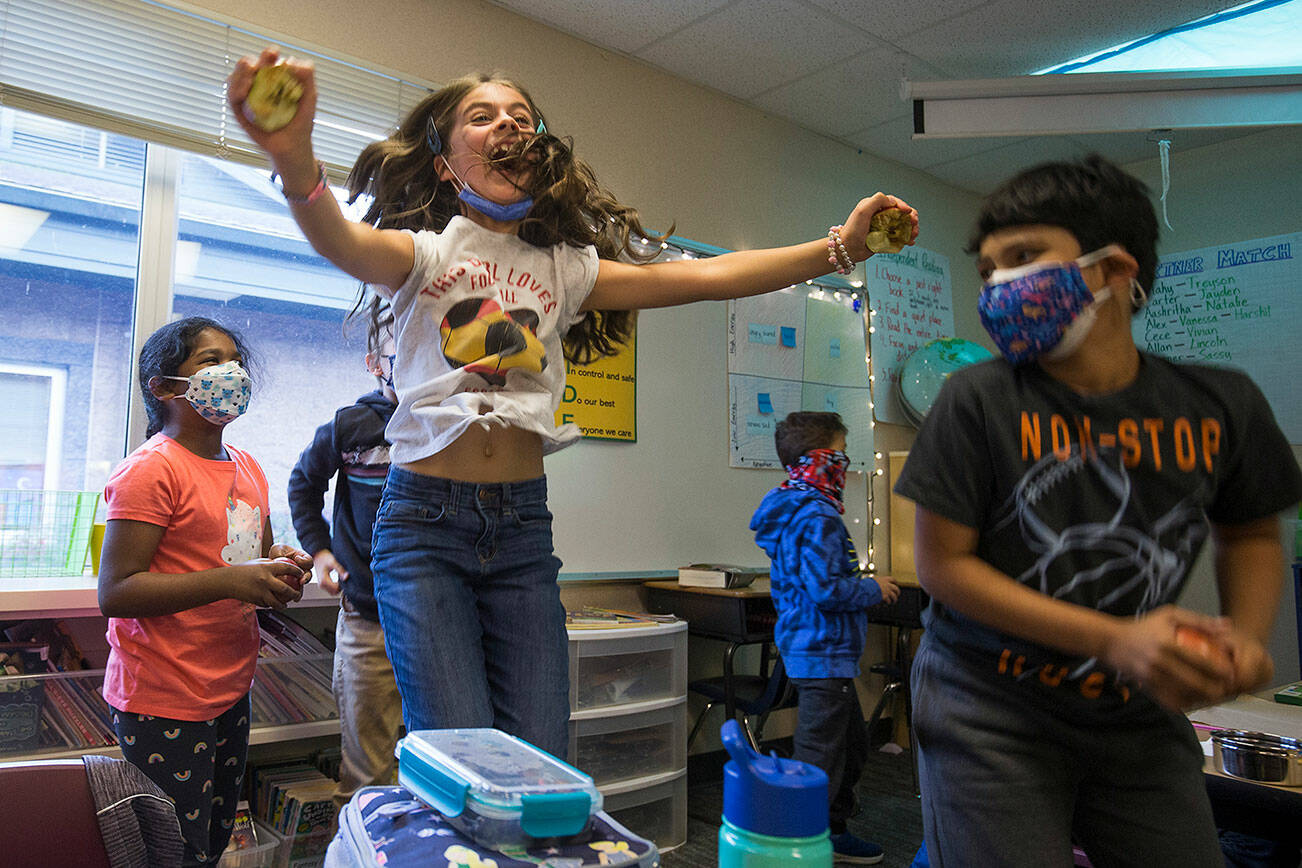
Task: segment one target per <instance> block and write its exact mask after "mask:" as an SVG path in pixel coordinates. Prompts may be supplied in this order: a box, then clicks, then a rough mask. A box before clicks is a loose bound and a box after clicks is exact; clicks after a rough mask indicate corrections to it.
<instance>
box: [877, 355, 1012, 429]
mask: <svg viewBox="0 0 1302 868" xmlns="http://www.w3.org/2000/svg"><path fill="white" fill-rule="evenodd" d="M992 357H993V354H992V353H991V352H990V351H989V350H988V349H986V348H985V347H983V346H981V345H980V344H977V343H973V342H972V341H966V340H963V339H962V338H940V339H939V340H934V341H931V342H930V343H926V344H923V345H922V346H920V347H918V348H917V349H916V350H914V351H913V353H912V354H910V355H909V357H908V358H907V359H905V360H904V366H903V367H902V368H900V406H901V407H903V408H904V415H905V416H906V417H908V419H909V421H910V422H912V423H913V424H914V425H920V424H922V419H923V417H924V416H926V415H927V411H929V410H930V409H931V405H932V404H934V403H935V402H936V396H937V395H939V394H940V387H941V386H942V385H943V384H944V382H945V378H946V377H948V376H949V375H950V374H952V373H954V372H955V371H957V370H958V369H959V368H963V367H966V366H968V365H971V364H974V363H975V362H981V361H985V360H986V359H989V358H992Z"/></svg>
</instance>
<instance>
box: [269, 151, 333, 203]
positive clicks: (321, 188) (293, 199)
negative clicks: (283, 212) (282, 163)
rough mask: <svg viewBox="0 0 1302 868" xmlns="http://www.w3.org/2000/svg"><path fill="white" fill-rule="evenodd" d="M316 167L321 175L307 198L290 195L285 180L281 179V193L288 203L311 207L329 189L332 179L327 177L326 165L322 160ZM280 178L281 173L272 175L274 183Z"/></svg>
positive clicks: (318, 161)
mask: <svg viewBox="0 0 1302 868" xmlns="http://www.w3.org/2000/svg"><path fill="white" fill-rule="evenodd" d="M316 167H317V171H319V172H320V173H321V174H320V176H319V177H318V178H317V180H316V186H315V187H313V188H312V192H311V193H308V194H307V195H306V196H295V195H293V194H292V193H290V192H289V191H288V190H286V189H285V184H284V179H283V178H282V179H281V185H280V193H281V195H282V196H284V197H285V201H286V202H288V203H289V204H291V205H311V204H312V203H313V202H315V201H316V200H317V199H318V198H320V196H321V194H322V193H324V192H325V191H326V190H327V189H328V188H329V186H330V179H329V178H327V177H326V167H325V163H323V162H321V161H320V160H317V164H316ZM279 177H280V173H279V172H272V173H271V181H272V183H275V181H276V179H277V178H279Z"/></svg>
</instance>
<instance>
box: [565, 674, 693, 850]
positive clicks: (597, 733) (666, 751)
mask: <svg viewBox="0 0 1302 868" xmlns="http://www.w3.org/2000/svg"><path fill="white" fill-rule="evenodd" d="M570 757H572V758H573V760H574V765H575V766H577V767H578V768H579V769H580V770H582V771H583V772H585V773H586V774H589V775H591V776H592V779H593V781H595V782H596V783H597V785H598V786H603V785H605V784H612V783H615V782H616V781H623V780H629V779H631V778H645V777H649V776H651V775H662V774H668V773H669V772H676V771H681V770H682V769H684V768H686V767H687V700H686V698H683V697H679V698H674V699H666V700H656V701H653V702H643V703H638V704H636V705H629V706H626V707H622V708H621V709H620V713H619V714H611V713H609V712H608V711H605V712H604V713H601V714H598V713H596V712H583V711H578V712H575V713H573V714H571V715H570ZM633 831H635V832H636V831H637V830H636V829H634V830H633Z"/></svg>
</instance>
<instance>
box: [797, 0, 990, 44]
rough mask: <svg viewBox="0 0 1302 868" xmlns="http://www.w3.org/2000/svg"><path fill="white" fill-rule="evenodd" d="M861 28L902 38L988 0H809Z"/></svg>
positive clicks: (885, 36) (879, 35) (890, 36)
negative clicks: (892, 0)
mask: <svg viewBox="0 0 1302 868" xmlns="http://www.w3.org/2000/svg"><path fill="white" fill-rule="evenodd" d="M809 2H811V3H813V4H814V5H815V6H818V7H819V8H821V9H826V10H827V11H828V12H831V13H832V14H833V15H836V16H837V17H839V18H841V19H842V20H844V21H846V22H848V23H850V24H853V25H855V26H856V27H858V28H859V29H860V30H864V31H867V32H868V33H871V34H872V35H874V36H878V37H880V38H882V39H886V40H894V39H899V38H900V37H902V36H907V35H908V34H910V33H916V32H918V31H919V30H925V29H926V28H928V27H933V26H935V25H936V24H939V23H940V22H942V21H945V20H947V19H949V18H953V17H954V16H956V15H961V14H962V13H964V12H966V11H967V10H969V9H972V8H975V7H977V6H984V5H985V4H986V3H987V2H988V0H925V2H918V0H912V2H905V3H865V2H863V0H809Z"/></svg>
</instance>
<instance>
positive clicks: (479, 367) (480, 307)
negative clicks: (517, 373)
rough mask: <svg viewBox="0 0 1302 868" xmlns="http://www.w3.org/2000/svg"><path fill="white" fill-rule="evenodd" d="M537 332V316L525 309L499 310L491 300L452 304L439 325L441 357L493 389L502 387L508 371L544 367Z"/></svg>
mask: <svg viewBox="0 0 1302 868" xmlns="http://www.w3.org/2000/svg"><path fill="white" fill-rule="evenodd" d="M537 331H538V314H536V313H535V312H533V311H532V310H529V309H527V308H517V309H515V310H503V309H502V306H501V305H500V304H498V303H497V301H496V300H495V299H491V298H469V299H466V300H465V301H461V302H458V303H456V304H454V305H453V306H452V309H451V310H449V311H448V312H447V315H446V316H445V317H443V322H442V323H440V325H439V336H440V338H441V344H442V349H443V357H444V358H445V359H447V360H448V361H449V362H450V363H451V364H452V365H453V366H455V367H458V368H463V369H464V370H466V371H469V372H471V373H474V374H479V375H480V376H481V377H483V378H484V379H485V380H487V381H488V382H489V383H492V384H493V385H495V386H503V385H505V384H506V372H507V371H508V370H511V369H512V368H519V369H521V370H525V371H530V372H532V373H539V372H541V371H542V370H544V369H545V368H546V367H547V351H546V350H545V349H544V348H543V345H542V341H540V340H538V334H537Z"/></svg>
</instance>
